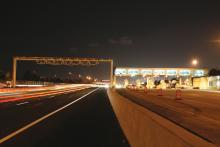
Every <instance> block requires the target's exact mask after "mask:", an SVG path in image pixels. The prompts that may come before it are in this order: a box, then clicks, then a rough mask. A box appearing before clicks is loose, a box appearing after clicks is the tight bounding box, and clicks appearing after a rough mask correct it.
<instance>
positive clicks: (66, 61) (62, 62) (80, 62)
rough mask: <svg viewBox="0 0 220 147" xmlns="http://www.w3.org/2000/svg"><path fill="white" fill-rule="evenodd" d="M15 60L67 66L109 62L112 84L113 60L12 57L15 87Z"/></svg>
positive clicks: (111, 82) (111, 84) (14, 84)
mask: <svg viewBox="0 0 220 147" xmlns="http://www.w3.org/2000/svg"><path fill="white" fill-rule="evenodd" d="M17 61H35V62H36V63H37V64H48V65H67V66H76V65H81V66H94V65H97V64H99V63H100V62H108V63H110V86H113V79H114V76H113V60H112V59H96V58H74V57H24V56H16V57H13V74H12V86H13V87H16V75H17Z"/></svg>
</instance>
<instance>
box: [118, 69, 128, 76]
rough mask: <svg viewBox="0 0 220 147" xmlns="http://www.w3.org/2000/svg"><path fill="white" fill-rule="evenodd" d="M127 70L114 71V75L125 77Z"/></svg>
mask: <svg viewBox="0 0 220 147" xmlns="http://www.w3.org/2000/svg"><path fill="white" fill-rule="evenodd" d="M126 74H127V70H126V69H116V70H115V75H126Z"/></svg>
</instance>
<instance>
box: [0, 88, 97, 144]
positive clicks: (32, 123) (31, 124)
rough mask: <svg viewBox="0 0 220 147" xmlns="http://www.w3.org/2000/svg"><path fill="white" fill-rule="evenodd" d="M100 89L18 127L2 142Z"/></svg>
mask: <svg viewBox="0 0 220 147" xmlns="http://www.w3.org/2000/svg"><path fill="white" fill-rule="evenodd" d="M98 89H99V88H96V89H95V90H93V91H91V92H89V93H87V94H85V95H83V96H81V97H80V98H78V99H76V100H74V101H72V102H71V103H69V104H67V105H65V106H63V107H61V108H59V109H57V110H55V111H53V112H51V113H49V114H47V115H45V116H43V117H41V118H38V119H37V120H35V121H33V122H31V123H30V124H28V125H26V126H24V127H22V128H20V129H18V130H17V131H15V132H13V133H11V134H9V135H7V136H5V137H3V138H1V139H0V144H1V143H3V142H5V141H7V140H9V139H11V138H12V137H14V136H16V135H18V134H20V133H22V132H23V131H25V130H27V129H28V128H30V127H32V126H34V125H36V124H38V123H40V122H41V121H43V120H45V119H47V118H48V117H50V116H52V115H54V114H56V113H57V112H59V111H61V110H63V109H65V108H67V107H69V106H70V105H72V104H74V103H76V102H78V101H79V100H81V99H83V98H85V97H86V96H88V95H90V94H91V93H93V92H95V91H96V90H98Z"/></svg>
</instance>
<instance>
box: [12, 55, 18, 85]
mask: <svg viewBox="0 0 220 147" xmlns="http://www.w3.org/2000/svg"><path fill="white" fill-rule="evenodd" d="M12 64H13V69H12V87H16V75H17V58H16V57H13V63H12Z"/></svg>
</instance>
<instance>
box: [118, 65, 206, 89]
mask: <svg viewBox="0 0 220 147" xmlns="http://www.w3.org/2000/svg"><path fill="white" fill-rule="evenodd" d="M207 74H208V70H207V69H196V68H131V67H117V68H116V69H115V72H114V77H115V79H114V81H115V84H116V85H120V86H126V85H127V84H135V85H137V83H145V84H146V85H147V86H149V87H150V88H151V87H153V85H154V82H155V81H162V82H164V81H166V82H165V83H166V84H169V83H168V82H171V81H172V80H173V79H176V80H177V81H178V85H179V86H188V87H191V86H192V84H193V82H192V78H194V77H203V76H206V75H207ZM125 83H126V84H125ZM166 84H164V85H165V87H166Z"/></svg>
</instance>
